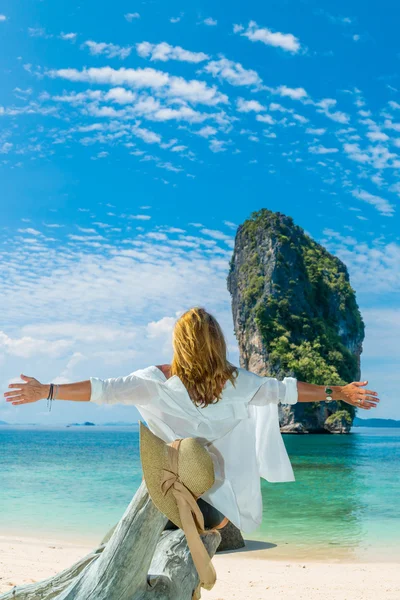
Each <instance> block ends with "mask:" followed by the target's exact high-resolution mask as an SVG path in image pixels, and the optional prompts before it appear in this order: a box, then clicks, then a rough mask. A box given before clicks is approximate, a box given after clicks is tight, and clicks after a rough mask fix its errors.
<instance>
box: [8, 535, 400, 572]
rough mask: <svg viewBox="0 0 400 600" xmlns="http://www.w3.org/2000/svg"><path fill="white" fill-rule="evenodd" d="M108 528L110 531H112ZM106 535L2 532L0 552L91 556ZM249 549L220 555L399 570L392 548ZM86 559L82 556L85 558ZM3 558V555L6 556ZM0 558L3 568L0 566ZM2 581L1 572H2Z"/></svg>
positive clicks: (263, 543)
mask: <svg viewBox="0 0 400 600" xmlns="http://www.w3.org/2000/svg"><path fill="white" fill-rule="evenodd" d="M110 528H111V527H110ZM110 528H109V529H110ZM106 533H107V531H104V532H103V533H102V535H98V536H97V535H93V536H90V535H82V534H79V533H77V534H75V533H74V534H71V535H70V536H61V535H58V532H50V531H48V532H43V533H42V534H39V532H30V533H27V532H26V531H25V532H21V533H18V532H4V531H3V532H2V533H1V534H0V552H1V550H2V548H3V547H4V546H6V547H7V546H9V545H19V546H21V545H23V544H25V545H26V546H29V547H31V546H32V547H42V546H43V547H49V548H50V547H51V548H54V547H57V548H63V549H65V550H68V549H72V550H76V549H83V550H85V552H90V551H91V550H93V549H94V548H96V547H97V546H99V545H100V542H101V540H102V539H103V538H104V536H105V535H106ZM244 541H245V544H246V546H245V547H244V548H240V549H239V550H235V551H232V552H231V551H227V552H221V553H218V555H221V556H222V555H233V554H234V555H238V554H243V555H246V556H251V558H253V559H254V560H268V561H274V562H277V563H280V562H293V561H300V562H302V561H312V562H313V563H319V564H324V563H327V562H329V563H331V564H346V565H355V564H361V563H362V564H366V565H367V564H387V563H390V564H397V565H399V568H400V547H397V546H396V547H395V546H394V545H393V548H392V547H391V546H387V545H385V546H382V547H381V548H380V547H377V546H375V547H374V548H373V549H370V550H367V549H366V548H353V549H352V548H349V547H347V546H340V545H335V546H329V547H326V546H325V547H320V546H317V545H316V546H311V545H303V546H298V545H296V544H291V543H290V542H286V543H284V544H279V545H277V544H275V543H273V542H270V541H267V540H261V539H252V538H246V537H245V538H244ZM82 556H83V555H82ZM3 557H4V554H3ZM1 564H2V563H1V557H0V565H1ZM0 581H1V571H0Z"/></svg>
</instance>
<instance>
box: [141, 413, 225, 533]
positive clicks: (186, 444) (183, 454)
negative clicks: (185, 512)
mask: <svg viewBox="0 0 400 600" xmlns="http://www.w3.org/2000/svg"><path fill="white" fill-rule="evenodd" d="M139 426H140V429H139V432H140V458H141V462H142V469H143V476H144V480H145V482H146V486H147V489H148V491H149V494H150V497H151V499H152V501H153V502H154V504H155V505H156V507H157V508H158V510H159V511H161V512H162V513H163V514H164V515H166V516H167V517H168V519H169V520H170V521H172V522H173V523H174V524H175V525H176V526H177V527H179V528H180V529H184V527H183V526H182V520H181V516H180V511H179V508H178V504H177V500H176V497H175V495H174V494H173V490H174V485H173V484H174V481H172V479H174V478H173V475H172V474H171V460H173V459H174V456H173V455H174V453H175V452H176V453H177V455H176V457H175V458H177V473H176V475H177V478H175V479H177V481H178V483H179V482H180V483H181V484H183V486H184V487H185V488H187V490H189V492H191V494H192V496H194V498H195V500H197V498H199V497H200V496H201V495H202V494H204V493H205V492H206V491H208V490H209V489H210V488H211V487H212V486H213V484H214V481H215V478H214V464H213V461H212V458H211V456H210V454H209V452H208V451H207V450H206V448H204V446H202V445H201V444H200V443H199V442H198V441H197V440H196V439H195V438H190V437H188V438H183V439H180V440H175V442H171V444H167V443H166V442H164V441H163V440H161V439H160V438H159V437H157V436H156V435H154V433H152V432H151V431H150V429H148V428H147V427H146V426H145V425H143V423H142V422H141V421H139ZM168 473H169V474H171V477H170V485H168V483H166V482H165V479H166V478H168ZM166 474H167V475H166ZM163 481H164V482H165V483H166V485H163Z"/></svg>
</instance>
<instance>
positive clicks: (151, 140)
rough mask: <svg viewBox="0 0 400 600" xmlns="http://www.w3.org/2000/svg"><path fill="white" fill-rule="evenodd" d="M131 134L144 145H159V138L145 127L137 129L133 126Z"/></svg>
mask: <svg viewBox="0 0 400 600" xmlns="http://www.w3.org/2000/svg"><path fill="white" fill-rule="evenodd" d="M132 132H133V134H134V135H136V137H139V138H140V139H142V140H143V141H144V142H146V144H159V143H160V142H161V136H160V135H159V134H158V133H155V132H154V131H150V129H146V128H145V127H138V126H137V125H135V126H134V127H132Z"/></svg>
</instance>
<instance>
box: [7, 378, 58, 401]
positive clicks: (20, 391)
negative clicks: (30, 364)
mask: <svg viewBox="0 0 400 600" xmlns="http://www.w3.org/2000/svg"><path fill="white" fill-rule="evenodd" d="M21 379H23V380H24V382H25V383H10V385H9V386H8V387H9V388H12V391H10V392H5V393H4V396H5V398H6V402H11V404H13V405H15V406H19V405H20V404H30V403H31V402H37V401H38V400H42V399H43V398H47V396H48V389H49V386H48V385H43V384H42V383H40V381H38V380H37V379H35V378H34V377H27V376H26V375H21Z"/></svg>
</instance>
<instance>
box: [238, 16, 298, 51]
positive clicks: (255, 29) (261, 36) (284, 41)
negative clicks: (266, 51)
mask: <svg viewBox="0 0 400 600" xmlns="http://www.w3.org/2000/svg"><path fill="white" fill-rule="evenodd" d="M233 31H234V33H238V34H240V35H241V36H244V37H247V38H248V39H249V40H250V41H251V42H262V43H263V44H266V45H267V46H273V47H275V48H281V49H282V50H285V51H286V52H291V53H293V54H297V53H298V52H299V51H300V50H301V44H300V41H299V40H298V38H297V37H296V36H295V35H293V34H292V33H282V32H280V31H272V30H271V29H268V28H267V27H259V26H258V25H257V23H256V22H255V21H250V22H249V24H248V26H247V28H245V27H243V25H234V27H233Z"/></svg>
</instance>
